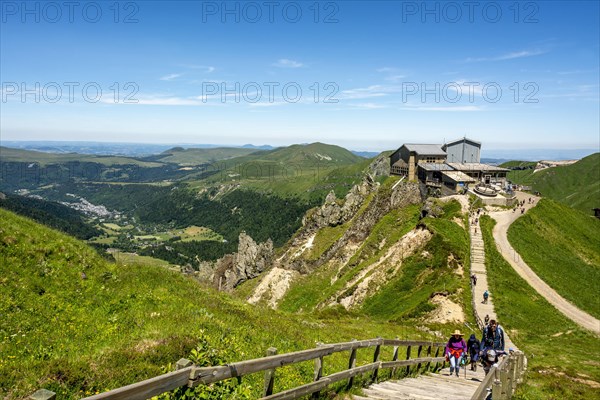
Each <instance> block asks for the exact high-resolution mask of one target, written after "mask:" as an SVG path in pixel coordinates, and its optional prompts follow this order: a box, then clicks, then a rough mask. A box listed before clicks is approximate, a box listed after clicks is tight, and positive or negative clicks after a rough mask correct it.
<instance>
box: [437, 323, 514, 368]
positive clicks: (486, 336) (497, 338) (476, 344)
mask: <svg viewBox="0 0 600 400" xmlns="http://www.w3.org/2000/svg"><path fill="white" fill-rule="evenodd" d="M486 317H487V316H486ZM488 318H489V317H488ZM463 336H464V335H463V334H462V333H461V331H460V330H458V329H457V330H455V331H454V333H453V334H452V336H450V339H449V340H448V343H447V344H446V351H445V357H446V360H447V361H449V362H450V375H452V374H453V373H454V374H456V376H457V377H458V373H459V370H460V367H461V366H465V367H466V366H467V365H470V367H471V371H477V362H478V361H479V362H481V364H482V365H483V369H484V371H485V373H486V374H487V373H488V372H489V370H490V368H491V367H492V365H494V364H495V363H497V362H498V358H499V357H500V356H501V355H503V354H505V352H504V329H502V327H501V326H500V325H499V324H498V322H497V321H496V320H494V319H490V320H489V321H488V322H487V323H486V326H485V327H484V328H483V332H482V336H481V341H480V340H477V337H476V336H475V334H474V333H473V334H471V336H470V337H469V340H468V341H467V342H465V339H464V338H463Z"/></svg>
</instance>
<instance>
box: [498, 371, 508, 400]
mask: <svg viewBox="0 0 600 400" xmlns="http://www.w3.org/2000/svg"><path fill="white" fill-rule="evenodd" d="M500 386H501V394H500V396H501V398H502V399H503V400H504V399H506V388H507V386H508V373H507V372H506V371H500Z"/></svg>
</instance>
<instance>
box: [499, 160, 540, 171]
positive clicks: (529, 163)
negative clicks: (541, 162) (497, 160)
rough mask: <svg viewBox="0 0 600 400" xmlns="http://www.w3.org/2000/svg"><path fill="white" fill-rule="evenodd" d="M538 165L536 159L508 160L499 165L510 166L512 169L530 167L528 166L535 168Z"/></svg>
mask: <svg viewBox="0 0 600 400" xmlns="http://www.w3.org/2000/svg"><path fill="white" fill-rule="evenodd" d="M536 165H537V162H535V161H519V160H513V161H507V162H505V163H502V164H500V165H499V167H502V168H510V169H518V168H521V169H528V168H535V166H536Z"/></svg>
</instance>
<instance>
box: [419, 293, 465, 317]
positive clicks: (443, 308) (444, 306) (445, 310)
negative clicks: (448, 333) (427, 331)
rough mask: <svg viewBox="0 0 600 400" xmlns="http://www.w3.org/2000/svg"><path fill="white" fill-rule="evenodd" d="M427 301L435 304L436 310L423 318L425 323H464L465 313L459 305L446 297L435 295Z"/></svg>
mask: <svg viewBox="0 0 600 400" xmlns="http://www.w3.org/2000/svg"><path fill="white" fill-rule="evenodd" d="M429 301H431V302H432V303H433V304H435V305H436V306H437V308H436V309H435V310H433V311H431V312H430V313H429V314H428V315H427V316H426V317H425V319H426V320H427V322H429V323H440V324H445V323H448V322H465V313H464V312H463V309H462V307H461V306H460V304H457V303H455V302H453V301H452V300H450V299H449V298H448V297H447V296H444V295H443V294H436V295H435V296H433V297H432V298H431V300H429Z"/></svg>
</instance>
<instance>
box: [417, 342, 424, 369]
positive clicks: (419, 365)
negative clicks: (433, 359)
mask: <svg viewBox="0 0 600 400" xmlns="http://www.w3.org/2000/svg"><path fill="white" fill-rule="evenodd" d="M421 350H423V346H422V345H419V349H418V350H417V358H421ZM420 369H421V363H418V364H417V373H418V372H419V370H420Z"/></svg>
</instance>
